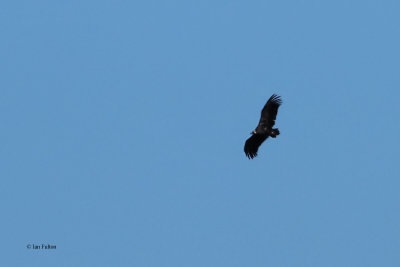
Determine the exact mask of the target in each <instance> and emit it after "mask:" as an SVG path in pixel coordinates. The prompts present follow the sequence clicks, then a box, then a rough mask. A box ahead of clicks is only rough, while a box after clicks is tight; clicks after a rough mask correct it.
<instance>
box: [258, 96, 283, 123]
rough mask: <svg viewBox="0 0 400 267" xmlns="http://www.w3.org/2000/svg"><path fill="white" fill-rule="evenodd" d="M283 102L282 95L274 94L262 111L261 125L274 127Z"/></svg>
mask: <svg viewBox="0 0 400 267" xmlns="http://www.w3.org/2000/svg"><path fill="white" fill-rule="evenodd" d="M281 104H282V100H281V97H280V96H278V95H275V94H273V95H272V96H271V97H270V98H269V99H268V101H267V103H266V104H265V106H264V108H263V109H262V111H261V118H260V123H259V125H262V126H267V127H268V128H272V126H274V125H275V120H276V115H277V114H278V108H279V106H280V105H281Z"/></svg>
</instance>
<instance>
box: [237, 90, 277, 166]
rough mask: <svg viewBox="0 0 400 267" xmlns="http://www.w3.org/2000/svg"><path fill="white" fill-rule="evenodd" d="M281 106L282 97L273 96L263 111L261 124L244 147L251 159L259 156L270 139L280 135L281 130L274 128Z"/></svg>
mask: <svg viewBox="0 0 400 267" xmlns="http://www.w3.org/2000/svg"><path fill="white" fill-rule="evenodd" d="M281 104H282V100H281V97H280V96H278V95H275V94H273V95H272V96H271V97H270V98H269V99H268V101H267V103H266V104H265V106H264V108H263V109H262V111H261V118H260V122H259V123H258V125H257V128H256V129H255V130H254V131H252V132H251V137H250V138H249V139H247V140H246V143H245V145H244V153H246V156H247V157H248V158H249V159H252V158H255V157H256V156H257V151H258V148H259V147H260V146H261V144H262V143H263V142H264V141H265V140H266V139H267V138H268V137H270V136H271V137H272V138H276V137H277V136H278V135H279V129H278V128H272V127H273V126H274V125H275V120H276V115H277V114H278V108H279V106H280V105H281Z"/></svg>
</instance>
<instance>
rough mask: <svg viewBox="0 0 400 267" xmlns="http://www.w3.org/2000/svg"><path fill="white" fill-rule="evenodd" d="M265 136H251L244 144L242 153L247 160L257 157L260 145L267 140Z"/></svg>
mask: <svg viewBox="0 0 400 267" xmlns="http://www.w3.org/2000/svg"><path fill="white" fill-rule="evenodd" d="M267 137H268V136H267V135H261V134H253V135H252V136H251V137H250V138H249V139H247V140H246V143H245V144H244V153H246V156H247V157H248V158H249V159H252V158H255V157H256V156H257V151H258V148H259V147H260V145H261V144H262V143H263V142H264V141H265V139H267Z"/></svg>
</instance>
